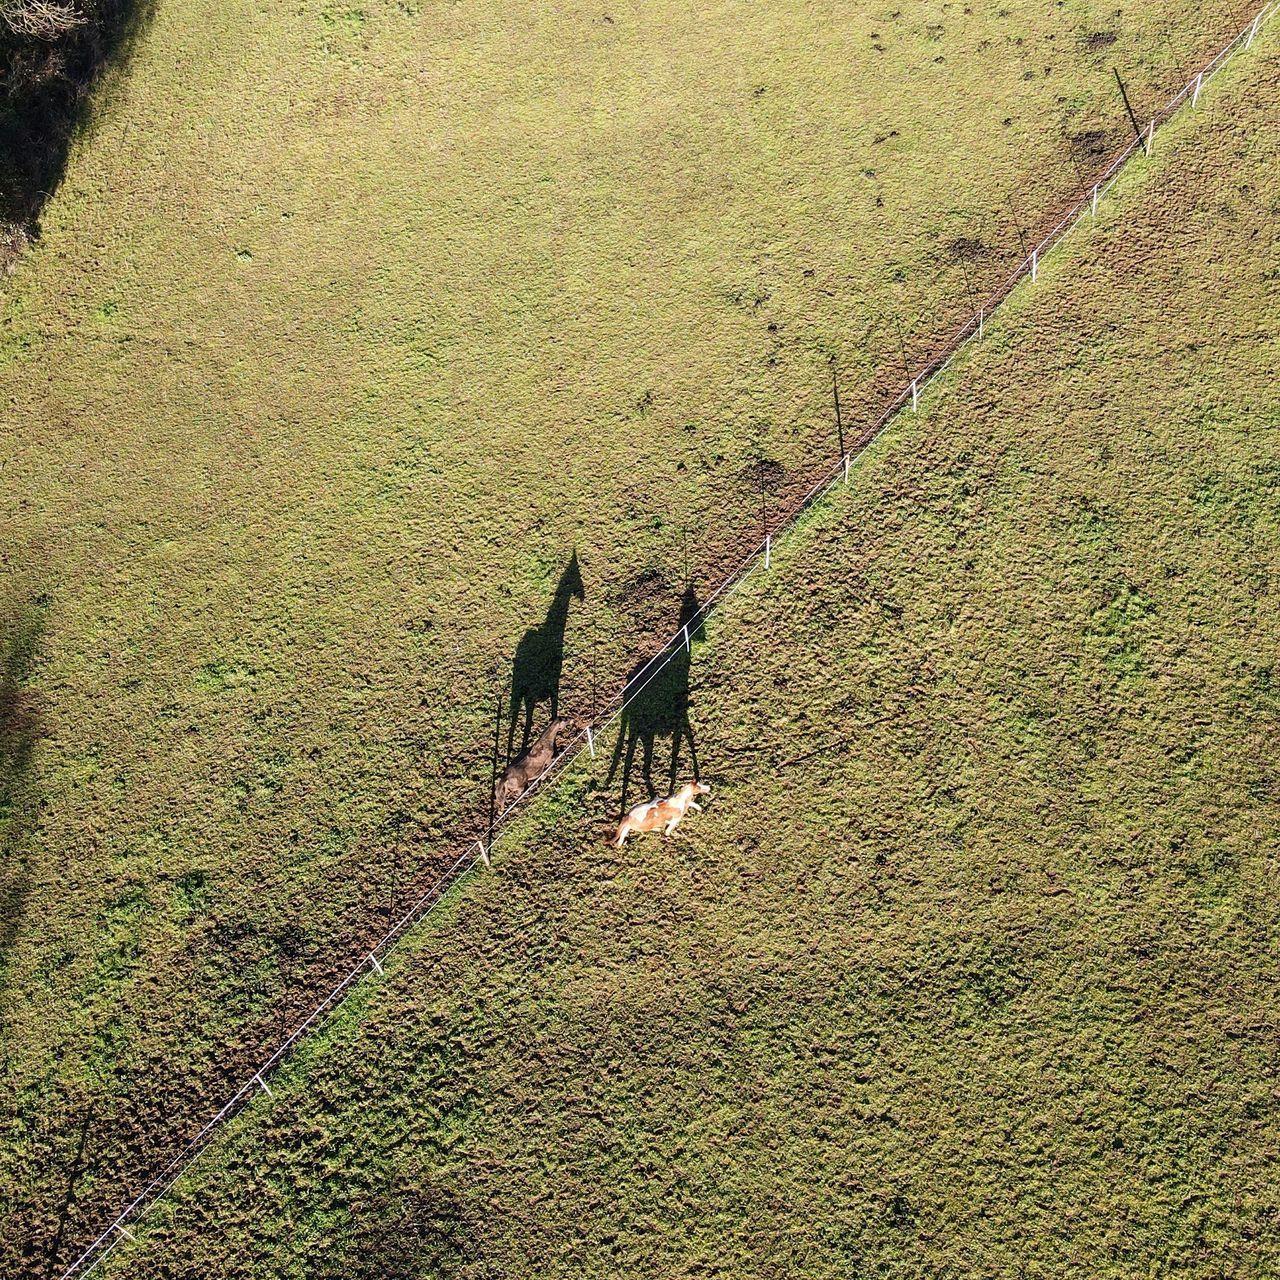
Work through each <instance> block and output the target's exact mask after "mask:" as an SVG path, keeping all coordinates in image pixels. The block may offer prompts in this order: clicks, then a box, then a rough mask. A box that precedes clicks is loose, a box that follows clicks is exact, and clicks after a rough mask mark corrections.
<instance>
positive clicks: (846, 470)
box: [844, 453, 849, 484]
mask: <svg viewBox="0 0 1280 1280" xmlns="http://www.w3.org/2000/svg"><path fill="white" fill-rule="evenodd" d="M844 482H845V484H848V483H849V455H848V454H847V453H846V454H845V455H844Z"/></svg>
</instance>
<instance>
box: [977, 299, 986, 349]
mask: <svg viewBox="0 0 1280 1280" xmlns="http://www.w3.org/2000/svg"><path fill="white" fill-rule="evenodd" d="M985 321H986V308H985V307H979V308H978V341H979V342H981V341H982V334H983V330H984V328H985Z"/></svg>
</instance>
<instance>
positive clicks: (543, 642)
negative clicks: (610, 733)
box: [507, 551, 586, 760]
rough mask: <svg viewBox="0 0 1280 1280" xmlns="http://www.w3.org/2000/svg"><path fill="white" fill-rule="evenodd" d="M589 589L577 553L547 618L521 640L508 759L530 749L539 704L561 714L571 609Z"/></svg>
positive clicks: (513, 666) (515, 667) (513, 679)
mask: <svg viewBox="0 0 1280 1280" xmlns="http://www.w3.org/2000/svg"><path fill="white" fill-rule="evenodd" d="M585 599H586V588H585V587H584V586H583V584H582V574H581V572H580V571H579V569H578V553H577V552H576V551H575V552H574V553H573V555H571V556H570V557H569V563H568V564H567V565H566V566H565V569H564V572H563V573H562V574H561V575H560V581H559V582H558V583H557V584H556V591H555V595H554V596H553V597H552V600H551V605H550V607H549V608H548V609H547V616H546V617H545V618H544V619H543V620H542V622H541V623H540V624H539V625H538V626H536V627H530V628H529V630H528V631H526V632H525V633H524V635H522V636H521V637H520V643H519V644H518V645H517V646H516V655H515V658H514V659H513V660H512V664H511V705H510V708H509V712H508V715H509V724H508V725H507V759H508V760H510V759H511V758H512V755H513V754H516V755H519V754H521V753H522V752H524V751H525V750H526V749H527V748H528V746H529V740H530V738H531V737H532V736H533V716H534V712H535V710H536V709H537V706H538V704H539V703H540V702H550V704H551V719H552V720H555V719H556V717H557V716H558V715H559V714H560V676H561V673H562V672H563V670H564V633H565V628H566V627H567V626H568V624H569V605H570V603H571V602H572V601H574V600H585ZM521 711H523V712H524V727H523V729H522V731H521V735H520V750H519V751H518V752H517V751H515V736H516V722H517V720H519V719H520V713H521Z"/></svg>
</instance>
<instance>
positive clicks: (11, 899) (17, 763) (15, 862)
mask: <svg viewBox="0 0 1280 1280" xmlns="http://www.w3.org/2000/svg"><path fill="white" fill-rule="evenodd" d="M45 610H46V604H45V601H44V600H43V599H40V600H37V601H35V602H34V603H32V604H29V605H26V606H23V607H21V608H19V609H18V610H16V611H14V612H12V613H8V614H5V615H0V1024H2V1023H3V1004H2V1002H3V999H4V994H5V991H6V989H7V987H8V973H9V951H10V949H11V948H12V946H13V944H14V942H15V940H16V939H17V937H18V934H19V933H20V932H21V929H22V922H23V919H24V917H25V914H26V906H27V895H28V893H29V892H30V888H31V885H30V873H29V869H28V866H27V856H28V851H27V847H26V845H27V834H28V828H29V825H30V820H31V814H32V812H33V809H34V797H33V796H32V795H31V787H30V782H29V775H30V772H31V760H32V756H33V754H34V751H35V745H36V740H37V738H38V737H39V727H40V716H39V710H38V708H37V706H36V703H35V699H34V697H33V695H32V693H31V691H30V690H29V689H28V688H27V687H26V686H27V683H28V681H29V680H30V678H31V672H32V668H33V667H34V666H35V660H36V653H37V651H38V650H39V646H40V638H41V636H42V635H43V634H44V622H45Z"/></svg>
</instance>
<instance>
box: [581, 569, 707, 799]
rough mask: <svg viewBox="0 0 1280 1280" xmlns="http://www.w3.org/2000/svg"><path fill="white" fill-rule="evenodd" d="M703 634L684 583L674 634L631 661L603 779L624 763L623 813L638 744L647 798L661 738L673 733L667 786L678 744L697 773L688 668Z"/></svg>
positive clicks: (695, 600)
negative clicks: (659, 649)
mask: <svg viewBox="0 0 1280 1280" xmlns="http://www.w3.org/2000/svg"><path fill="white" fill-rule="evenodd" d="M703 634H704V631H703V619H702V615H701V606H700V605H699V603H698V596H697V593H696V592H695V591H694V589H693V587H692V586H688V587H686V588H685V592H684V596H683V598H682V599H681V601H680V617H679V623H678V630H677V633H676V636H675V638H674V639H673V640H671V641H669V642H668V644H667V646H666V647H665V648H664V649H663V650H662V652H661V653H658V654H655V655H654V656H653V657H652V658H649V659H648V660H647V661H645V662H641V663H639V664H638V665H637V666H635V667H633V668H632V670H631V674H630V675H629V676H628V677H627V685H626V689H625V691H624V693H623V707H622V715H621V718H620V720H619V726H618V741H617V743H616V744H615V746H614V748H613V759H612V761H611V762H610V765H609V776H608V778H607V779H606V780H605V786H606V787H610V786H612V785H613V779H614V777H615V776H616V774H617V773H618V766H619V764H621V765H622V795H621V810H622V812H623V813H625V812H626V810H627V790H628V787H629V786H630V782H631V771H632V768H633V766H634V764H635V757H636V747H637V746H639V747H640V748H641V750H642V757H641V770H640V772H641V776H642V777H643V779H644V783H645V786H646V787H647V788H648V792H649V798H650V799H653V797H654V796H655V795H657V790H656V789H655V787H654V785H653V752H654V747H655V744H656V742H657V740H658V739H659V738H663V739H665V738H670V739H671V764H670V769H669V771H668V776H667V790H668V791H669V792H671V791H674V790H675V786H676V777H677V775H678V772H679V768H680V748H681V746H682V745H684V744H687V745H688V748H689V757H690V761H691V763H692V765H693V776H694V779H695V780H696V779H697V778H698V776H699V770H698V749H697V745H696V743H695V742H694V736H693V725H692V724H691V723H690V721H689V669H690V665H691V661H692V647H693V643H694V641H696V640H700V639H702V638H703ZM624 752H625V760H624Z"/></svg>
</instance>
